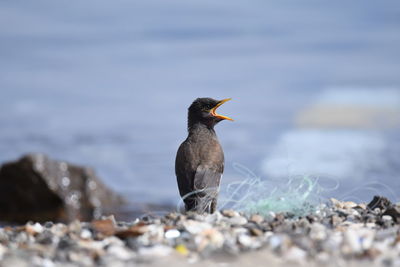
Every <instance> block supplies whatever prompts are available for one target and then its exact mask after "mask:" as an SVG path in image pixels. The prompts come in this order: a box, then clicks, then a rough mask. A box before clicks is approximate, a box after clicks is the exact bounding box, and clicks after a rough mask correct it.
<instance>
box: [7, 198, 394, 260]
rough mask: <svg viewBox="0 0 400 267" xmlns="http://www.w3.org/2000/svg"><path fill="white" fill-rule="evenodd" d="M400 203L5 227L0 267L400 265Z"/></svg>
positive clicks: (383, 201) (381, 201)
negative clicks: (305, 211)
mask: <svg viewBox="0 0 400 267" xmlns="http://www.w3.org/2000/svg"><path fill="white" fill-rule="evenodd" d="M399 212H400V204H392V203H390V201H388V200H387V199H385V198H381V197H375V198H374V199H373V200H372V201H371V202H370V203H369V204H366V203H354V202H349V201H347V202H342V201H339V200H336V199H331V200H330V202H329V203H326V204H322V205H320V206H319V207H318V208H317V209H316V211H315V212H314V213H310V214H308V215H305V216H301V217H295V216H294V215H293V214H291V213H287V212H286V213H273V212H270V213H269V215H268V216H261V215H259V214H244V213H240V212H237V211H234V210H222V211H217V212H215V213H213V214H196V213H186V214H181V213H169V214H166V215H164V216H151V215H144V216H142V217H141V218H137V219H136V220H134V221H130V222H121V221H116V220H115V219H114V216H112V215H111V216H107V217H103V218H101V219H99V220H93V221H91V222H81V221H78V220H76V221H73V222H71V223H69V224H62V223H53V222H46V223H42V224H40V223H35V222H28V223H27V224H25V225H21V226H5V227H1V228H0V262H1V263H0V265H1V266H46V267H50V266H134V265H143V266H160V265H164V266H165V265H166V264H167V265H170V264H174V265H175V266H180V265H188V264H190V265H191V266H204V264H207V265H216V266H228V265H229V266H266V265H268V266H288V265H289V266H290V265H292V264H293V265H303V266H321V265H327V266H400V217H399V215H400V213H399Z"/></svg>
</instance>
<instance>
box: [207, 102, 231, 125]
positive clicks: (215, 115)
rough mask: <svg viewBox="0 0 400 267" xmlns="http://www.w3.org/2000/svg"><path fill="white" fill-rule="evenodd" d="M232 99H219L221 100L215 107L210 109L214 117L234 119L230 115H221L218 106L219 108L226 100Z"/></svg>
mask: <svg viewBox="0 0 400 267" xmlns="http://www.w3.org/2000/svg"><path fill="white" fill-rule="evenodd" d="M231 99H232V98H227V99H223V100H221V101H219V102H218V103H217V105H215V107H213V108H212V109H210V113H211V115H213V116H214V117H216V118H218V119H222V120H230V121H233V119H231V118H229V117H227V116H223V115H220V114H218V113H217V108H218V107H219V106H221V105H222V104H223V103H225V102H227V101H229V100H231Z"/></svg>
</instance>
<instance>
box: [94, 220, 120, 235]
mask: <svg viewBox="0 0 400 267" xmlns="http://www.w3.org/2000/svg"><path fill="white" fill-rule="evenodd" d="M91 227H92V228H93V230H95V231H96V232H98V233H100V234H102V235H104V236H111V235H114V234H115V232H116V227H115V223H114V221H113V220H112V219H105V220H94V221H92V222H91Z"/></svg>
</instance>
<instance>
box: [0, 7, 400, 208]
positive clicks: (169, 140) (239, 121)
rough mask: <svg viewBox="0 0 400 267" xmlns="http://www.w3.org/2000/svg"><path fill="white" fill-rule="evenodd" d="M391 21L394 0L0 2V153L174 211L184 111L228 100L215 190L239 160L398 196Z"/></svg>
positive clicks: (347, 192) (362, 195)
mask: <svg viewBox="0 0 400 267" xmlns="http://www.w3.org/2000/svg"><path fill="white" fill-rule="evenodd" d="M399 30H400V2H398V1H385V2H378V1H361V0H357V1H351V2H349V1H330V2H320V1H311V0H310V1H301V2H295V1H286V0H285V1H275V2H272V1H252V2H249V1H242V0H240V1H234V2H232V1H217V2H216V1H209V0H203V1H181V0H179V1H178V0H171V1H155V0H147V1H122V0H119V1H112V2H110V1H103V0H101V1H92V0H90V1H84V2H82V1H81V2H70V1H65V0H63V1H57V2H54V1H49V0H38V1H33V2H24V1H1V2H0V93H1V97H0V129H1V130H0V162H5V161H9V160H13V159H15V158H17V157H19V156H21V155H22V154H23V153H27V152H43V153H46V154H49V155H50V156H52V157H54V158H57V159H62V160H66V161H70V162H73V163H79V164H87V165H90V166H92V167H94V168H95V169H96V171H97V172H98V174H99V175H100V176H101V177H102V178H103V179H104V180H105V182H106V183H107V184H108V185H109V186H111V187H112V188H113V189H114V190H116V191H117V192H120V193H122V194H123V195H125V196H126V197H127V198H128V199H130V200H132V201H133V202H142V203H167V204H172V205H173V204H175V203H177V202H178V200H179V195H178V191H177V186H176V181H175V175H174V160H175V153H176V149H177V147H178V146H179V144H180V142H182V141H183V140H184V139H185V137H186V116H187V107H188V106H189V105H190V103H191V102H192V101H193V100H194V99H195V98H197V97H203V96H210V97H214V98H217V99H218V98H220V99H222V98H227V97H232V98H233V100H232V101H230V102H228V103H226V104H225V105H224V106H222V107H221V108H220V112H221V113H222V114H226V115H228V116H230V117H233V118H234V119H235V122H228V121H224V122H221V123H220V124H219V125H218V126H217V127H216V130H217V133H218V135H219V138H220V141H221V143H222V145H223V147H224V151H225V158H226V163H225V165H226V170H225V173H224V178H223V186H226V185H227V184H229V183H232V182H235V181H240V180H241V179H243V177H242V176H241V174H240V173H238V172H236V171H235V168H233V165H234V164H235V163H240V164H241V165H243V166H246V168H248V169H250V170H252V171H253V172H254V173H256V174H257V175H259V176H260V177H262V179H265V180H268V179H271V180H277V179H286V178H288V177H290V176H291V175H313V176H319V177H321V181H322V182H323V181H324V177H325V178H326V179H327V180H329V181H332V180H333V181H334V183H336V182H337V183H339V184H340V187H339V189H336V190H333V191H329V192H325V195H326V197H337V198H343V199H357V200H361V201H368V200H369V199H370V198H371V197H372V194H375V193H382V194H387V195H389V197H391V198H392V199H393V200H396V201H398V200H400V195H399V194H398V193H397V192H398V189H399V188H400V176H399V173H400V158H399V155H400V138H399V136H400V135H399V132H400V131H399V130H400V123H399V117H400V115H399V109H400V104H399V103H400V75H399V73H400V50H399V47H400V34H399ZM378 184H379V186H378ZM327 187H329V186H327ZM388 188H389V189H390V190H388ZM393 192H394V193H393Z"/></svg>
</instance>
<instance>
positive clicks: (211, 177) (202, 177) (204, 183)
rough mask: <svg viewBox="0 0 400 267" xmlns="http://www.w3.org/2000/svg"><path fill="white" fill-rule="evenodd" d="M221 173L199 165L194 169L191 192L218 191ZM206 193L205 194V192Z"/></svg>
mask: <svg viewBox="0 0 400 267" xmlns="http://www.w3.org/2000/svg"><path fill="white" fill-rule="evenodd" d="M221 176H222V173H221V172H219V171H215V170H213V169H210V168H208V167H207V166H203V165H200V166H198V167H197V169H196V173H195V175H194V181H193V190H210V191H211V192H215V191H218V187H219V183H220V181H221ZM206 193H207V192H206Z"/></svg>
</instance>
